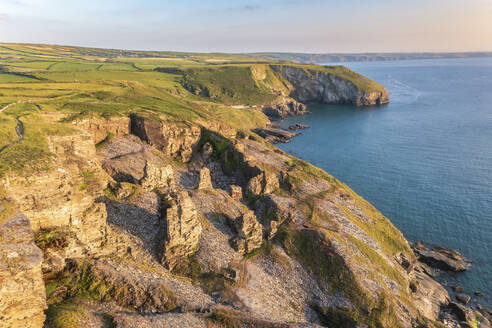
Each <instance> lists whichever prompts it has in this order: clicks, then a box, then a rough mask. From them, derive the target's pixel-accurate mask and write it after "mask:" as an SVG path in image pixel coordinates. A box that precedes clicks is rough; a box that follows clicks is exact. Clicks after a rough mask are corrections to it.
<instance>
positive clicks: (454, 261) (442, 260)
mask: <svg viewBox="0 0 492 328" xmlns="http://www.w3.org/2000/svg"><path fill="white" fill-rule="evenodd" d="M413 250H414V253H415V255H416V256H417V257H418V259H419V261H421V262H423V263H425V264H427V265H429V266H430V267H433V268H436V269H440V270H445V271H454V272H459V271H465V270H467V269H468V268H469V267H470V265H471V264H470V261H468V260H467V259H465V258H464V257H463V256H462V255H461V254H460V253H458V252H457V251H454V250H451V249H448V248H444V247H438V246H435V247H433V248H432V249H428V248H426V247H424V246H423V245H422V244H421V243H417V244H416V245H414V247H413Z"/></svg>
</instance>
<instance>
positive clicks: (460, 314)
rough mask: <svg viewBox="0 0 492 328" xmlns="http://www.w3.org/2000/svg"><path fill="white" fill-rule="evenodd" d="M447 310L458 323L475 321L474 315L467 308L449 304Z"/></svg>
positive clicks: (453, 303) (452, 303) (454, 303)
mask: <svg viewBox="0 0 492 328" xmlns="http://www.w3.org/2000/svg"><path fill="white" fill-rule="evenodd" d="M448 307H449V309H450V310H451V311H452V313H453V314H454V315H455V316H456V318H458V320H460V321H465V322H467V321H472V320H473V319H475V313H474V312H473V310H472V309H470V308H469V307H466V306H464V305H461V304H458V303H456V302H449V305H448Z"/></svg>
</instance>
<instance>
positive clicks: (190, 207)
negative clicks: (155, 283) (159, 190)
mask: <svg viewBox="0 0 492 328" xmlns="http://www.w3.org/2000/svg"><path fill="white" fill-rule="evenodd" d="M165 201H166V202H167V203H168V204H167V206H169V207H168V209H167V210H166V217H165V222H164V226H165V228H164V229H165V241H164V251H163V256H162V258H163V262H164V263H165V264H166V266H167V267H169V268H171V269H172V268H173V267H174V266H175V265H176V262H177V261H179V260H180V259H183V258H185V257H187V256H188V255H191V254H193V253H194V252H195V251H196V250H197V246H198V241H199V239H200V235H201V233H202V226H201V223H200V221H199V218H198V214H197V210H196V207H195V205H194V204H193V201H192V200H191V198H190V196H189V195H188V193H187V192H186V191H181V192H178V193H177V195H175V196H174V195H173V196H171V197H170V198H168V199H166V200H165Z"/></svg>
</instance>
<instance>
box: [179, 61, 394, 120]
mask: <svg viewBox="0 0 492 328" xmlns="http://www.w3.org/2000/svg"><path fill="white" fill-rule="evenodd" d="M181 83H182V85H183V86H184V87H185V88H186V89H187V90H189V91H190V92H192V93H194V94H196V95H198V96H202V97H206V98H210V99H213V100H215V101H219V102H222V103H228V104H231V105H248V106H259V107H261V108H262V110H263V112H264V113H265V114H267V115H268V116H270V117H273V118H278V117H284V116H287V115H299V114H305V113H307V109H306V105H307V104H313V103H325V104H352V105H355V106H372V105H382V104H386V103H388V102H389V94H388V92H387V91H386V89H385V88H384V87H383V86H382V85H380V84H379V83H377V82H375V81H372V80H370V79H368V78H367V77H365V76H362V75H360V74H358V73H356V72H353V71H351V70H350V69H348V68H346V67H344V66H319V65H296V64H285V65H252V66H222V67H219V68H215V69H210V68H208V69H203V68H194V69H189V70H187V71H184V72H183V79H182V81H181Z"/></svg>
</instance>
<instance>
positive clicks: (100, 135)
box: [74, 117, 130, 143]
mask: <svg viewBox="0 0 492 328" xmlns="http://www.w3.org/2000/svg"><path fill="white" fill-rule="evenodd" d="M74 124H75V125H76V126H78V127H80V128H81V129H83V130H85V131H87V132H89V133H90V134H91V135H92V138H93V139H94V142H95V143H100V142H101V141H103V140H104V139H106V138H107V137H108V136H111V135H126V134H129V133H130V118H129V117H109V118H90V119H84V120H81V121H75V122H74Z"/></svg>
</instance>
